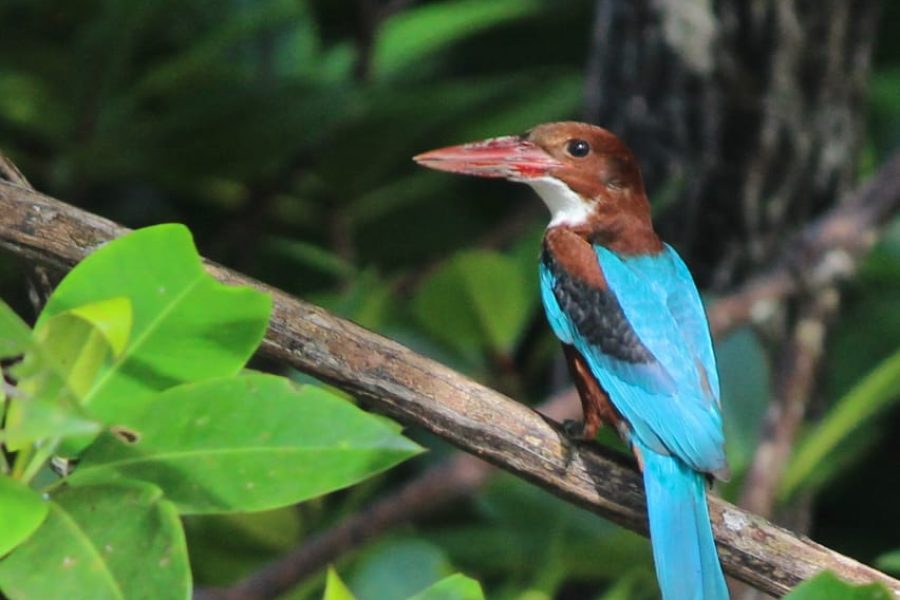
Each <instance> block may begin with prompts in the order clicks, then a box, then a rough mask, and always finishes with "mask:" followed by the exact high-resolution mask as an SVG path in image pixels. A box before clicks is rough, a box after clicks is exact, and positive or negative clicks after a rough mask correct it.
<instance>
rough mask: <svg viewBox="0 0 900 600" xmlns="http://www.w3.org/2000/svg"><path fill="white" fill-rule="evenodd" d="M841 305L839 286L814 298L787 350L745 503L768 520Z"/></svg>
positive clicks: (806, 306) (744, 495) (746, 483)
mask: <svg viewBox="0 0 900 600" xmlns="http://www.w3.org/2000/svg"><path fill="white" fill-rule="evenodd" d="M837 305H838V292H837V290H834V289H829V290H826V291H825V292H823V293H819V294H817V295H816V296H815V297H814V298H809V299H808V300H807V301H806V302H805V303H804V306H803V308H802V309H801V312H800V316H799V318H798V320H797V323H796V325H795V326H794V330H793V332H792V335H791V338H790V339H789V340H788V341H787V343H786V344H785V347H784V348H783V349H782V351H781V360H780V361H779V365H780V369H779V371H778V373H777V375H776V378H775V385H774V387H775V392H774V397H773V398H772V401H771V402H770V403H769V407H768V409H767V411H766V416H765V419H764V422H763V427H762V435H761V439H760V443H759V445H758V446H757V447H756V452H755V453H754V457H753V461H752V463H751V466H750V469H749V471H748V473H747V477H746V479H745V480H744V488H743V492H742V494H741V499H740V502H739V504H740V506H742V507H744V508H746V509H747V510H749V511H751V512H754V513H756V514H758V515H762V516H764V517H766V518H770V517H771V515H772V511H773V508H774V504H775V497H776V494H777V492H778V484H779V483H780V482H781V476H782V474H783V473H784V469H785V466H786V464H787V460H788V458H790V454H791V449H792V448H793V445H794V439H795V438H796V436H797V432H798V431H799V429H800V426H801V425H802V424H803V420H804V417H805V416H806V409H807V406H808V404H809V400H810V398H811V397H812V396H813V393H814V392H815V381H816V371H817V369H818V366H819V362H820V360H821V358H822V351H823V347H824V343H825V333H826V330H827V326H828V324H829V322H830V321H831V319H832V317H833V316H834V314H835V313H836V311H837Z"/></svg>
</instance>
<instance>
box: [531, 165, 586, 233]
mask: <svg viewBox="0 0 900 600" xmlns="http://www.w3.org/2000/svg"><path fill="white" fill-rule="evenodd" d="M522 183H527V184H528V185H530V186H531V187H532V188H533V189H534V191H535V192H537V194H538V196H540V197H541V200H543V201H544V204H546V205H547V208H549V209H550V224H549V225H547V227H553V226H554V225H580V224H582V223H584V222H585V221H587V218H588V217H589V216H590V214H591V209H590V207H589V206H588V204H587V203H586V202H585V201H584V200H582V199H581V196H579V195H578V194H576V193H575V192H573V191H572V189H571V188H570V187H569V186H567V185H566V184H565V183H563V182H562V181H560V180H559V179H556V178H555V177H541V178H539V179H527V180H522Z"/></svg>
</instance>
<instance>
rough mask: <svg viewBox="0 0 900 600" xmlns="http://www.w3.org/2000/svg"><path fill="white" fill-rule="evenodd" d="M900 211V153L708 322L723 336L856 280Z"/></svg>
mask: <svg viewBox="0 0 900 600" xmlns="http://www.w3.org/2000/svg"><path fill="white" fill-rule="evenodd" d="M898 209H900V153H897V154H894V155H893V156H892V157H891V158H889V159H888V160H887V161H886V162H885V163H884V164H883V165H882V166H881V168H880V169H879V170H878V172H877V173H875V175H873V176H872V177H871V178H870V179H869V180H868V181H866V182H865V184H864V185H863V186H862V187H861V188H860V189H859V190H858V191H857V192H856V193H854V194H853V195H852V196H851V197H850V199H849V200H848V201H847V202H845V203H843V204H840V205H838V206H837V207H835V208H833V209H831V210H830V211H829V212H827V213H825V214H824V215H822V216H820V217H819V218H818V219H816V220H815V221H813V222H812V223H810V224H809V225H807V226H806V227H804V228H803V230H802V231H801V232H800V234H799V235H798V236H797V237H795V238H794V239H793V240H790V241H789V242H788V243H787V244H786V246H785V249H784V251H783V252H782V258H781V259H780V260H779V261H778V263H777V264H776V266H774V267H773V268H772V269H770V270H768V271H765V272H763V273H761V274H759V275H757V276H755V277H753V278H751V279H750V280H748V281H747V282H746V283H745V284H744V285H742V286H740V287H739V288H738V289H737V290H736V291H735V292H733V293H731V294H728V295H725V296H723V297H721V298H719V299H718V300H717V301H716V302H715V303H714V304H713V305H712V306H711V308H710V310H709V313H708V316H709V324H710V328H711V329H712V331H713V334H714V335H717V336H721V335H724V334H725V333H727V332H729V331H732V330H734V329H736V328H737V327H739V326H740V325H743V324H745V323H748V322H750V323H758V322H761V321H764V320H766V319H767V318H768V317H769V316H770V315H771V314H772V313H773V312H775V310H776V307H777V305H778V303H779V302H781V301H782V300H783V299H784V298H786V297H789V296H793V295H795V294H797V293H798V292H800V291H801V290H802V291H806V292H808V293H809V294H813V293H814V292H815V291H817V290H821V289H824V288H827V287H830V286H832V285H834V284H835V283H836V282H840V281H842V280H844V279H846V278H847V277H849V276H851V275H852V274H853V273H854V271H855V269H856V266H857V264H858V262H859V261H860V260H861V259H862V257H864V256H865V254H866V253H867V252H868V250H869V249H870V248H871V247H872V245H873V244H874V243H875V241H876V240H877V239H878V232H879V231H880V230H881V228H882V227H883V226H884V225H885V224H886V223H887V222H888V220H889V219H890V217H891V216H892V215H894V214H895V213H896V212H897V211H898Z"/></svg>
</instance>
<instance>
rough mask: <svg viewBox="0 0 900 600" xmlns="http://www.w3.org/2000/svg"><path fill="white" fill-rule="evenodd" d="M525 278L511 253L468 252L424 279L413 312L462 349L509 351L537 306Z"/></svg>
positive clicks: (440, 336) (431, 329) (429, 328)
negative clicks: (506, 254)
mask: <svg viewBox="0 0 900 600" xmlns="http://www.w3.org/2000/svg"><path fill="white" fill-rule="evenodd" d="M535 268H537V267H535ZM527 281H528V280H527V278H526V276H525V274H524V273H523V272H522V267H521V265H520V264H519V263H518V262H516V261H515V260H514V259H512V258H510V257H507V256H503V255H501V254H497V253H495V252H486V251H471V252H464V253H461V254H458V255H456V256H454V257H453V258H452V259H451V260H450V261H449V262H448V263H447V264H446V265H445V266H444V267H443V268H442V269H441V270H440V271H438V272H437V273H435V274H434V275H433V276H432V277H430V278H429V279H428V280H427V281H426V282H425V283H423V284H422V286H421V288H420V289H419V291H418V293H417V294H416V296H415V298H414V299H413V311H414V313H415V316H416V317H417V319H418V320H419V322H420V323H421V324H422V326H423V327H424V328H425V329H426V330H427V331H428V332H429V333H430V334H431V335H433V336H434V337H435V338H437V339H439V340H441V341H443V342H444V343H446V344H447V345H449V346H451V347H454V348H456V349H457V350H459V351H461V352H463V353H465V352H468V351H470V350H471V349H472V347H473V346H475V347H477V346H486V347H488V348H490V349H492V350H495V351H499V352H504V353H508V352H510V351H511V350H512V349H513V346H514V344H515V342H516V341H517V340H518V338H519V336H520V335H521V333H522V331H523V329H524V328H525V325H526V324H527V323H528V319H529V317H530V316H531V312H532V310H533V308H534V296H535V295H534V293H533V290H529V289H527Z"/></svg>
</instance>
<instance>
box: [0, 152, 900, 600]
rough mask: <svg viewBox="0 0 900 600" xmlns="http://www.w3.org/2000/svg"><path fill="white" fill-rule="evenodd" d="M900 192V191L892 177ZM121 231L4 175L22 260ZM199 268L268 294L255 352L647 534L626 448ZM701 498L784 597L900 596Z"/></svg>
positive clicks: (744, 559)
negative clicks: (827, 582)
mask: <svg viewBox="0 0 900 600" xmlns="http://www.w3.org/2000/svg"><path fill="white" fill-rule="evenodd" d="M897 162H898V163H900V157H898V159H897ZM897 188H898V189H896V190H894V191H896V192H898V195H900V182H898V184H897ZM883 191H884V190H882V192H883ZM874 199H875V200H877V199H881V198H878V197H875V198H874ZM897 200H898V198H891V201H892V202H896V201H897ZM127 231H128V230H127V229H125V228H123V227H121V226H119V225H117V224H116V223H113V222H111V221H109V220H107V219H103V218H101V217H98V216H96V215H92V214H90V213H87V212H85V211H81V210H79V209H77V208H75V207H73V206H70V205H67V204H64V203H62V202H59V201H57V200H54V199H52V198H49V197H47V196H43V195H41V194H38V193H35V192H33V191H31V190H26V189H23V188H21V187H18V186H13V185H9V184H5V183H2V182H0V247H3V248H6V249H7V250H9V251H11V252H13V253H14V254H16V255H18V256H21V257H23V258H26V259H27V260H33V261H37V262H40V263H41V264H45V265H49V266H51V267H54V268H62V269H67V268H71V266H72V265H73V264H75V263H76V262H77V261H78V260H80V259H82V258H83V257H84V256H86V255H87V254H88V253H90V251H91V250H93V249H94V248H96V247H97V246H98V245H99V244H101V243H104V242H107V241H109V240H111V239H113V238H115V237H119V236H121V235H123V234H125V233H127ZM206 267H207V270H208V271H209V272H210V273H211V274H212V275H214V276H215V277H217V278H218V279H219V280H220V281H223V282H225V283H228V284H234V285H249V286H253V287H255V288H257V289H260V290H263V291H265V292H268V293H269V294H271V296H272V299H273V315H272V319H271V322H270V326H269V330H268V332H267V334H266V338H265V340H264V341H263V343H262V345H261V347H260V352H261V353H262V354H264V355H266V356H268V357H269V358H272V359H275V360H278V361H281V362H284V363H286V364H289V365H291V366H293V367H295V368H297V369H300V370H302V371H304V372H307V373H310V374H311V375H313V376H315V377H318V378H319V379H322V380H324V381H327V382H330V383H332V384H334V385H336V386H337V387H340V388H341V389H343V390H345V391H347V392H348V393H350V394H354V395H356V396H357V397H359V398H361V399H362V400H364V401H366V402H368V403H369V404H370V405H371V406H372V407H374V408H376V409H377V410H378V411H380V412H382V413H385V414H387V415H390V416H393V417H396V418H397V419H398V420H400V421H401V422H403V423H405V424H407V425H412V426H417V427H422V428H423V429H426V430H428V431H430V432H432V433H434V434H435V435H438V436H440V437H442V438H444V439H445V440H447V441H448V442H450V443H451V444H453V445H455V446H457V447H459V448H461V449H463V450H465V451H467V452H469V453H470V454H473V455H475V456H478V457H479V458H482V459H484V460H486V461H488V462H490V463H492V464H494V465H496V466H499V467H502V468H503V469H505V470H507V471H509V472H511V473H513V474H516V475H518V476H520V477H522V478H524V479H526V480H528V481H531V482H532V483H535V484H537V485H539V486H541V487H543V488H545V489H547V490H548V491H550V492H552V493H554V494H556V495H557V496H559V497H561V498H563V499H565V500H567V501H569V502H572V503H573V504H576V505H578V506H582V507H584V508H586V509H588V510H591V511H592V512H595V513H597V514H599V515H601V516H604V517H606V518H608V519H610V520H611V521H614V522H616V523H619V524H620V525H623V526H625V527H628V528H629V529H633V530H635V531H639V532H642V533H644V534H646V531H647V525H646V513H645V499H644V495H643V491H642V484H641V478H640V475H639V473H637V472H636V470H635V469H634V468H633V466H632V465H631V463H630V462H628V461H624V460H623V457H622V455H620V454H618V453H617V452H614V451H612V450H609V449H606V448H600V447H596V445H593V444H577V443H573V442H572V441H571V440H569V439H568V438H567V437H566V436H565V435H564V434H563V432H562V429H561V428H560V426H559V425H558V424H556V423H554V422H552V421H550V420H548V419H547V418H545V417H543V416H542V415H540V414H538V413H536V412H535V411H533V410H531V409H530V408H528V407H526V406H524V405H522V404H520V403H517V402H515V401H514V400H512V399H510V398H507V397H506V396H503V395H502V394H499V393H497V392H495V391H493V390H491V389H489V388H486V387H484V386H482V385H480V384H478V383H476V382H474V381H472V380H470V379H469V378H467V377H465V376H463V375H460V374H459V373H456V372H455V371H453V370H451V369H449V368H447V367H445V366H443V365H441V364H440V363H437V362H435V361H433V360H430V359H428V358H425V357H423V356H420V355H418V354H416V353H414V352H412V351H411V350H409V349H408V348H405V347H403V346H402V345H400V344H398V343H397V342H394V341H392V340H389V339H387V338H384V337H382V336H380V335H377V334H375V333H372V332H370V331H368V330H366V329H364V328H362V327H359V326H358V325H355V324H353V323H351V322H348V321H344V320H343V319H340V318H337V317H335V316H333V315H331V314H329V313H328V312H327V311H325V310H324V309H322V308H319V307H317V306H314V305H311V304H308V303H306V302H302V301H300V300H297V299H295V298H292V297H291V296H289V295H287V294H285V293H284V292H281V291H280V290H277V289H274V288H271V287H269V286H266V285H264V284H262V283H260V282H257V281H254V280H252V279H250V278H247V277H245V276H243V275H241V274H239V273H236V272H233V271H230V270H228V269H225V268H223V267H221V266H219V265H216V264H213V263H207V264H206ZM709 504H710V514H711V517H712V523H713V529H714V532H715V536H716V541H717V542H718V546H719V551H720V557H721V560H722V563H723V566H724V567H725V570H726V571H727V572H728V573H729V574H731V575H733V576H735V577H737V578H738V579H741V580H743V581H746V582H748V583H750V584H751V585H753V586H754V587H758V588H759V589H761V590H763V591H766V592H768V593H774V594H783V593H785V592H787V591H788V590H790V589H791V588H792V587H793V586H795V585H796V584H797V583H799V582H800V581H802V580H804V579H807V578H809V577H811V576H812V575H814V574H815V573H818V572H819V571H821V570H823V569H829V570H832V571H834V572H835V573H837V574H838V576H840V577H841V578H843V579H845V580H847V581H850V582H871V581H878V582H882V583H883V584H884V585H886V586H887V587H888V588H889V589H891V590H893V591H894V593H895V594H897V595H898V596H900V581H897V580H895V579H893V578H891V577H889V576H887V575H885V574H884V573H881V572H879V571H877V570H875V569H872V568H871V567H867V566H865V565H863V564H860V563H858V562H856V561H854V560H853V559H851V558H848V557H846V556H842V555H840V554H839V553H837V552H834V551H832V550H829V549H828V548H825V547H824V546H821V545H819V544H816V543H814V542H812V541H810V540H808V539H806V538H802V537H798V536H796V535H794V534H792V533H790V532H788V531H786V530H784V529H781V528H780V527H776V526H774V525H772V524H770V523H768V522H767V521H766V520H765V519H762V518H761V517H757V516H756V515H753V514H751V513H749V512H747V511H744V510H742V509H740V508H738V507H736V506H733V505H731V504H729V503H727V502H725V501H723V500H720V499H718V498H715V497H712V498H710V502H709Z"/></svg>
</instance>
